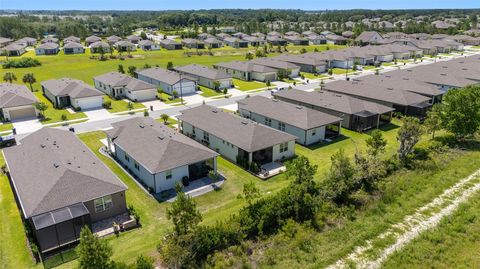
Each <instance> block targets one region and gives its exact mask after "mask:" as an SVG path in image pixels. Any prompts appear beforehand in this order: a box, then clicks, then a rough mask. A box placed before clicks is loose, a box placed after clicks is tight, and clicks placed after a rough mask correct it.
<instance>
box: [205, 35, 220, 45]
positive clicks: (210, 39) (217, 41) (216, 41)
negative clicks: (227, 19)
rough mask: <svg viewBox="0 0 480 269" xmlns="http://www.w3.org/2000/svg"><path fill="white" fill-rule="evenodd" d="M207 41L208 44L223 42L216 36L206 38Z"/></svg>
mask: <svg viewBox="0 0 480 269" xmlns="http://www.w3.org/2000/svg"><path fill="white" fill-rule="evenodd" d="M204 41H205V43H208V44H221V43H222V41H220V40H218V39H216V38H215V37H209V38H207V39H205V40H204Z"/></svg>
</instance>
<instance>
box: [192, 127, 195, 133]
mask: <svg viewBox="0 0 480 269" xmlns="http://www.w3.org/2000/svg"><path fill="white" fill-rule="evenodd" d="M192 134H195V126H192Z"/></svg>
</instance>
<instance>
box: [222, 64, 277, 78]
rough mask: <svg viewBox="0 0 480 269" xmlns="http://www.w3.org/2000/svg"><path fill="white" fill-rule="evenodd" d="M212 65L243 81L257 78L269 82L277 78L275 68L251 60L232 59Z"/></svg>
mask: <svg viewBox="0 0 480 269" xmlns="http://www.w3.org/2000/svg"><path fill="white" fill-rule="evenodd" d="M214 67H215V68H216V69H218V70H220V71H223V72H225V73H227V74H230V75H231V76H232V77H234V78H238V79H241V80H245V81H251V80H257V81H264V82H266V81H270V82H271V81H275V80H277V70H276V69H274V68H271V67H268V66H264V65H258V64H254V63H251V62H241V61H232V62H226V63H218V64H216V65H215V66H214Z"/></svg>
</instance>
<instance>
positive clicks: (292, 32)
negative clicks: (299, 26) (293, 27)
mask: <svg viewBox="0 0 480 269" xmlns="http://www.w3.org/2000/svg"><path fill="white" fill-rule="evenodd" d="M299 35H300V33H298V32H295V31H288V32H286V33H285V35H284V36H299Z"/></svg>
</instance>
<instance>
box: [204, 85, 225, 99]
mask: <svg viewBox="0 0 480 269" xmlns="http://www.w3.org/2000/svg"><path fill="white" fill-rule="evenodd" d="M198 88H199V89H200V91H202V93H201V95H202V96H203V97H214V96H219V95H223V91H215V90H213V89H210V88H207V87H204V86H200V85H199V86H198Z"/></svg>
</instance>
